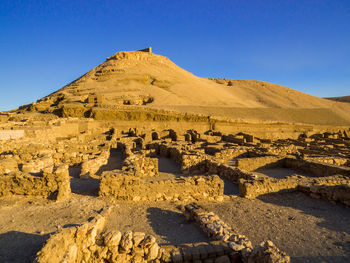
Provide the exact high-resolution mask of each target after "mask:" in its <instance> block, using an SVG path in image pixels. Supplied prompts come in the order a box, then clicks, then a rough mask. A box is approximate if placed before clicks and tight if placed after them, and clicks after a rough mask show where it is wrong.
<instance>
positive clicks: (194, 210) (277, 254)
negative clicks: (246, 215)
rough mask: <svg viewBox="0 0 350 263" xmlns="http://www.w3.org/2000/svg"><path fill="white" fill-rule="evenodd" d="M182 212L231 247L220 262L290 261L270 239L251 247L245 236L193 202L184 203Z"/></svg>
mask: <svg viewBox="0 0 350 263" xmlns="http://www.w3.org/2000/svg"><path fill="white" fill-rule="evenodd" d="M183 213H184V215H185V217H186V218H187V219H188V220H192V221H195V222H196V223H197V224H198V225H199V226H200V228H201V229H202V230H203V231H204V232H205V233H206V234H207V235H208V236H209V237H211V238H214V239H217V240H220V241H221V242H223V243H226V244H227V246H228V247H229V248H230V249H231V253H230V252H228V253H229V255H230V257H227V256H226V258H225V256H224V257H223V258H222V260H225V261H222V262H244V263H246V262H249V263H251V262H271V263H277V262H278V263H289V262H290V257H289V256H288V255H287V254H286V253H285V252H282V251H280V250H279V249H278V248H277V247H276V246H275V245H274V244H273V243H272V242H271V241H265V242H262V243H261V244H260V245H257V246H256V247H255V248H253V246H252V243H251V242H250V241H249V239H248V238H247V237H245V236H244V235H240V234H238V233H237V232H235V231H234V229H232V228H231V227H229V226H228V225H227V224H226V223H225V222H223V221H222V220H221V219H220V218H219V217H218V216H217V215H215V214H214V213H213V212H208V211H206V210H204V209H203V208H202V207H200V206H199V205H197V204H195V203H192V204H189V205H186V206H185V207H184V211H183ZM215 262H216V261H215ZM220 262H221V261H220Z"/></svg>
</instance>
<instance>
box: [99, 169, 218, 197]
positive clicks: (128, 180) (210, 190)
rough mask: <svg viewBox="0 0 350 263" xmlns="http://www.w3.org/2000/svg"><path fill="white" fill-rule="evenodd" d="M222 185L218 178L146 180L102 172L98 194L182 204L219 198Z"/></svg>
mask: <svg viewBox="0 0 350 263" xmlns="http://www.w3.org/2000/svg"><path fill="white" fill-rule="evenodd" d="M223 192H224V182H223V181H222V180H221V179H220V178H219V177H218V176H193V177H180V178H176V179H173V180H160V181H156V180H155V181H146V180H144V179H142V178H140V177H135V176H129V175H124V174H116V173H114V172H104V173H103V174H102V178H101V181H100V190H99V195H100V196H105V197H112V198H116V199H117V200H132V201H140V200H141V201H160V200H167V201H170V200H173V201H179V200H182V201H186V200H197V199H206V198H208V199H214V198H216V197H218V196H222V195H223Z"/></svg>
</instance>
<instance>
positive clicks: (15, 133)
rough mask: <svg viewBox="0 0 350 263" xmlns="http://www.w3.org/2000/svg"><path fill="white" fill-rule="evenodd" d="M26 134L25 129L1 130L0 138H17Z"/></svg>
mask: <svg viewBox="0 0 350 263" xmlns="http://www.w3.org/2000/svg"><path fill="white" fill-rule="evenodd" d="M24 136H25V132H24V130H0V140H15V139H20V138H23V137H24Z"/></svg>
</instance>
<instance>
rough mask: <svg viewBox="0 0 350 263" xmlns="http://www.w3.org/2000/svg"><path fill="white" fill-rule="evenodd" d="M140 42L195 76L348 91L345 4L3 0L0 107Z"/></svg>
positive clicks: (339, 0)
mask: <svg viewBox="0 0 350 263" xmlns="http://www.w3.org/2000/svg"><path fill="white" fill-rule="evenodd" d="M147 46H152V47H153V50H154V52H155V53H157V54H161V55H164V56H167V57H169V58H170V59H171V60H172V61H174V62H175V63H176V64H177V65H179V66H181V67H183V68H184V69H186V70H188V71H190V72H192V73H194V74H195V75H197V76H200V77H222V78H233V79H255V80H263V81H268V82H272V83H277V84H281V85H285V86H288V87H290V88H293V89H296V90H299V91H303V92H306V93H309V94H312V95H316V96H320V97H325V96H344V95H350V1H349V0H329V1H328V0H293V1H290V0H283V1H281V0H239V1H238V0H231V1H228V0H216V1H214V0H212V1H209V0H202V1H199V0H190V1H189V0H181V1H176V0H169V1H168V0H158V1H155V0H149V1H148V0H139V1H136V0H135V1H133V0H128V1H127V0H123V1H117V0H115V1H112V0H110V1H107V0H100V1H98V0H84V1H80V0H79V1H75V0H69V1H66V0H60V1H53V0H51V1H48V0H47V1H32V0H23V1H19V0H1V1H0V78H1V82H0V111H1V110H9V109H13V108H16V107H18V106H20V105H23V104H28V103H31V102H33V101H36V100H37V99H39V98H41V97H43V96H45V95H48V94H49V93H51V92H53V91H55V90H57V89H59V88H61V87H62V86H64V85H65V84H67V83H69V82H71V81H72V80H74V79H76V78H78V77H79V76H80V75H82V74H84V73H85V72H87V71H88V70H90V69H92V68H93V67H95V66H96V65H98V64H100V63H102V62H103V61H104V60H105V58H106V57H108V56H110V55H112V54H114V53H115V52H117V51H122V50H137V49H141V48H144V47H147Z"/></svg>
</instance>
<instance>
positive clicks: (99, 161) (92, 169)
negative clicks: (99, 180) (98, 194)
mask: <svg viewBox="0 0 350 263" xmlns="http://www.w3.org/2000/svg"><path fill="white" fill-rule="evenodd" d="M109 157H110V149H109V147H107V148H106V149H104V150H103V151H102V152H101V154H100V155H98V156H96V157H95V158H94V159H89V160H86V161H84V162H83V163H82V164H81V174H80V177H82V178H87V177H89V176H93V175H95V174H96V173H97V172H98V171H99V170H100V168H101V167H102V166H103V165H106V164H107V163H108V159H109Z"/></svg>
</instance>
